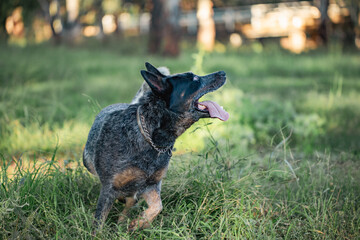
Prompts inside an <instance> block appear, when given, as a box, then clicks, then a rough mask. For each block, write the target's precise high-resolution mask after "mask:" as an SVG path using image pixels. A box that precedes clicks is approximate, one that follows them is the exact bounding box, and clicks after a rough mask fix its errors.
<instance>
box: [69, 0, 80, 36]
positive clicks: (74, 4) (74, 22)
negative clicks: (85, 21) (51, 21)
mask: <svg viewBox="0 0 360 240" xmlns="http://www.w3.org/2000/svg"><path fill="white" fill-rule="evenodd" d="M79 7H80V2H79V0H66V12H67V24H66V36H67V40H68V41H69V42H70V43H74V42H76V41H78V40H80V38H81V27H80V25H79V22H78V17H79Z"/></svg>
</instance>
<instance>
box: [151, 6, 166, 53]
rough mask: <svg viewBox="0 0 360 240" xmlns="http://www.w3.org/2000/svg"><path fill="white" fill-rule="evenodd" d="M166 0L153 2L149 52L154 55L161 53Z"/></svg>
mask: <svg viewBox="0 0 360 240" xmlns="http://www.w3.org/2000/svg"><path fill="white" fill-rule="evenodd" d="M165 1H166V0H153V1H152V2H153V8H152V10H151V22H150V34H149V52H150V53H152V54H156V53H160V51H161V43H162V38H163V31H164V26H165V25H164V16H163V15H164V14H163V13H164V5H165Z"/></svg>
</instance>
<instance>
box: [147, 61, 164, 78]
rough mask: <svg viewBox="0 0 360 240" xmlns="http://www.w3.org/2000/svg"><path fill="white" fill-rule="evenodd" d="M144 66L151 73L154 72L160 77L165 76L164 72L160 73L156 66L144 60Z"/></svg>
mask: <svg viewBox="0 0 360 240" xmlns="http://www.w3.org/2000/svg"><path fill="white" fill-rule="evenodd" d="M145 67H146V69H147V70H148V71H149V72H151V73H153V74H155V75H157V76H160V77H165V75H164V74H162V73H161V72H160V71H159V70H158V69H157V68H156V67H154V66H153V65H151V64H150V63H148V62H146V63H145Z"/></svg>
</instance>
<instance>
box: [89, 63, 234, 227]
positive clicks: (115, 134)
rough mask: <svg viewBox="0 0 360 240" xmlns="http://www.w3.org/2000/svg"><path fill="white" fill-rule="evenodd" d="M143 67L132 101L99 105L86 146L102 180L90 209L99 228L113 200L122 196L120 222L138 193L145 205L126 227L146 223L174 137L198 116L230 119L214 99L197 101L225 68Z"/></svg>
mask: <svg viewBox="0 0 360 240" xmlns="http://www.w3.org/2000/svg"><path fill="white" fill-rule="evenodd" d="M145 66H146V69H147V71H145V70H143V71H141V75H142V77H143V78H144V79H145V81H146V83H144V84H143V86H142V88H141V89H140V90H139V91H138V93H137V95H136V96H135V98H134V99H133V101H132V103H131V104H125V103H119V104H113V105H110V106H108V107H106V108H104V109H103V110H102V111H101V112H100V113H99V114H98V115H97V117H96V119H95V121H94V124H93V126H92V127H91V130H90V133H89V136H88V140H87V143H86V146H85V150H84V154H83V160H84V165H85V167H86V168H87V169H88V170H89V171H90V172H91V173H93V174H94V175H97V176H98V177H99V178H100V181H101V184H102V187H101V191H100V196H99V200H98V204H97V208H96V213H95V223H96V225H97V226H98V227H99V226H101V225H102V224H103V222H104V221H105V219H106V217H107V215H108V213H109V211H110V208H111V206H112V204H113V202H114V201H115V200H116V199H117V198H119V199H125V207H124V210H123V211H122V214H121V216H120V218H119V222H121V221H124V220H125V219H126V217H127V213H128V210H129V209H130V208H131V207H132V206H133V205H134V204H135V203H136V202H137V199H138V198H139V197H143V198H144V199H145V201H146V203H147V205H148V209H146V210H145V211H144V212H143V213H142V214H141V215H140V216H139V217H138V218H137V219H135V220H133V221H132V222H131V223H130V225H129V230H135V229H142V228H147V227H149V226H150V224H151V222H152V221H153V220H154V218H155V217H156V216H157V215H158V214H159V213H160V211H161V210H162V203H161V199H160V190H161V181H162V179H163V178H164V176H165V174H166V171H167V168H168V164H169V161H170V158H171V155H172V154H171V151H172V149H173V146H174V143H175V140H176V138H177V137H179V136H180V135H181V134H182V133H183V132H185V130H186V129H187V128H189V127H190V126H191V125H192V124H193V123H195V122H196V121H198V120H199V119H200V118H208V117H213V118H219V119H221V120H223V121H226V120H227V119H228V118H229V114H228V113H227V112H226V111H224V110H223V108H222V107H220V106H219V105H218V104H217V103H215V102H212V101H204V102H199V101H198V100H199V98H200V97H202V96H203V95H205V94H206V93H209V92H212V91H215V90H216V89H218V88H220V87H221V86H222V85H223V84H224V83H225V81H226V75H225V72H223V71H219V72H215V73H212V74H209V75H206V76H197V75H195V74H193V73H191V72H187V73H181V74H175V75H168V74H164V72H163V73H162V72H160V71H159V70H158V69H156V68H155V67H154V66H152V65H151V64H149V63H146V64H145Z"/></svg>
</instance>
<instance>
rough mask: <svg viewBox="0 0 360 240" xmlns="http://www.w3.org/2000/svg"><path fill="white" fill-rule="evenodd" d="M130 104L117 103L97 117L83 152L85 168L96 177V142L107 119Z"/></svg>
mask: <svg viewBox="0 0 360 240" xmlns="http://www.w3.org/2000/svg"><path fill="white" fill-rule="evenodd" d="M128 106H129V104H126V103H117V104H112V105H110V106H107V107H106V108H104V109H103V110H101V112H100V113H99V114H98V115H97V116H96V118H95V121H94V123H93V125H92V127H91V129H90V132H89V136H88V139H87V142H86V145H85V149H84V152H83V163H84V166H85V167H86V168H87V169H88V170H89V171H90V172H91V173H92V174H94V175H97V173H96V170H95V162H94V161H95V151H96V142H97V140H98V138H99V135H100V133H101V129H102V127H103V124H104V123H105V122H106V118H107V117H108V116H109V115H110V114H111V113H113V112H116V111H121V110H124V109H126V108H128Z"/></svg>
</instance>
